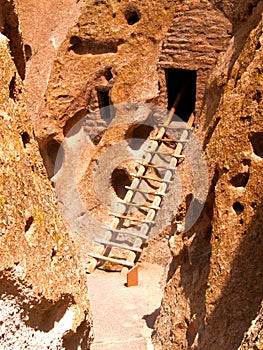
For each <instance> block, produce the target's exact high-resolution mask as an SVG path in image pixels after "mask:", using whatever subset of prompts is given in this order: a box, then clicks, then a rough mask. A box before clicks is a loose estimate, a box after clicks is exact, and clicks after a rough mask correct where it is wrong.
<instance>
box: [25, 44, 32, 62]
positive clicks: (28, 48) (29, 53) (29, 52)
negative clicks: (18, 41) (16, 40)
mask: <svg viewBox="0 0 263 350" xmlns="http://www.w3.org/2000/svg"><path fill="white" fill-rule="evenodd" d="M24 48H25V54H26V61H29V60H30V58H31V57H32V49H31V46H30V45H28V44H25V46H24Z"/></svg>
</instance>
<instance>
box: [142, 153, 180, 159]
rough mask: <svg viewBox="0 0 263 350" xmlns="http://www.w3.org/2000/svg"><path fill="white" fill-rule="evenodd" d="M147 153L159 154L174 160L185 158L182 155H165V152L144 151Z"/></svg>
mask: <svg viewBox="0 0 263 350" xmlns="http://www.w3.org/2000/svg"><path fill="white" fill-rule="evenodd" d="M146 152H148V153H153V154H160V155H163V156H169V157H174V158H185V155H184V154H174V153H173V154H170V153H165V152H159V151H146Z"/></svg>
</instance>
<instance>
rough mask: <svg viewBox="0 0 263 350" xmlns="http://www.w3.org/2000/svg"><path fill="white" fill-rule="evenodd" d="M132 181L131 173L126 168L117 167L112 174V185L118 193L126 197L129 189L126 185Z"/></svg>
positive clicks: (122, 197) (120, 196) (121, 196)
mask: <svg viewBox="0 0 263 350" xmlns="http://www.w3.org/2000/svg"><path fill="white" fill-rule="evenodd" d="M131 183H132V181H131V178H130V175H129V173H128V172H127V171H126V170H125V169H118V168H116V169H115V170H114V171H113V173H112V175H111V185H112V187H113V189H114V191H115V193H116V195H117V196H118V197H119V198H121V199H124V197H125V195H126V193H127V191H128V190H127V189H126V188H125V186H130V185H131Z"/></svg>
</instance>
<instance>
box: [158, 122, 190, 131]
mask: <svg viewBox="0 0 263 350" xmlns="http://www.w3.org/2000/svg"><path fill="white" fill-rule="evenodd" d="M185 124H186V123H185ZM158 128H165V129H170V130H190V129H189V127H188V126H187V125H185V126H179V127H178V126H169V125H165V124H159V125H158Z"/></svg>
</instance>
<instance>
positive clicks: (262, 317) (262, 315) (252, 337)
mask: <svg viewBox="0 0 263 350" xmlns="http://www.w3.org/2000/svg"><path fill="white" fill-rule="evenodd" d="M262 348H263V310H262V307H261V309H260V312H259V314H258V316H257V317H256V319H255V320H253V322H252V324H251V326H250V328H249V330H248V331H247V333H246V334H245V336H244V339H243V340H242V343H241V345H240V347H239V348H238V350H249V349H255V350H260V349H262Z"/></svg>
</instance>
